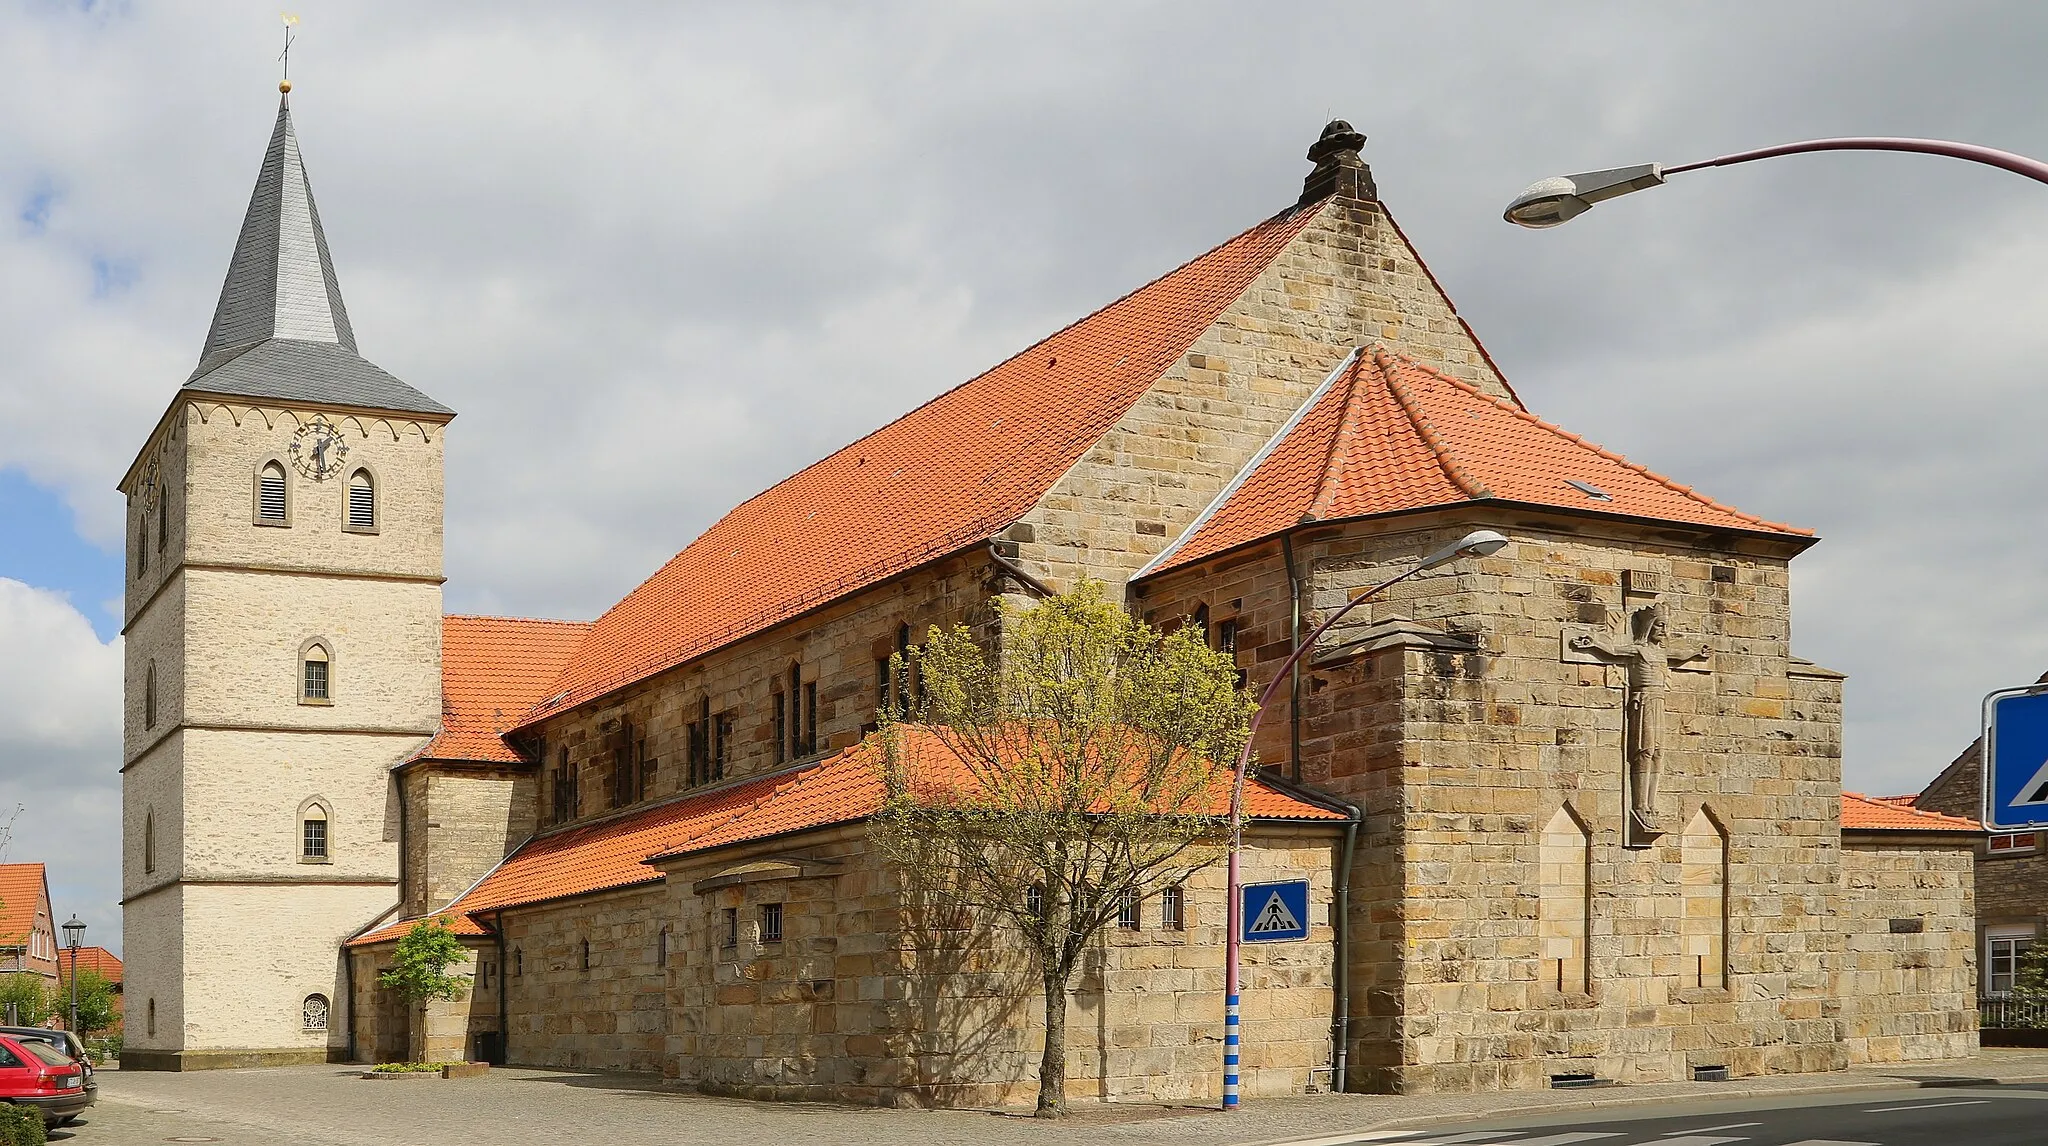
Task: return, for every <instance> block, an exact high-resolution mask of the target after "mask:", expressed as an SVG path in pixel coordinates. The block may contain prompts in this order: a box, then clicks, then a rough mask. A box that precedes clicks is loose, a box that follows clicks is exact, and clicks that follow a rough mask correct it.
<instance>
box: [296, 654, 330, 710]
mask: <svg viewBox="0 0 2048 1146" xmlns="http://www.w3.org/2000/svg"><path fill="white" fill-rule="evenodd" d="M299 703H300V704H332V703H334V653H333V651H332V650H330V649H329V648H328V647H327V645H326V644H325V643H324V642H322V641H308V642H306V647H305V648H304V649H303V650H302V651H301V652H300V653H299Z"/></svg>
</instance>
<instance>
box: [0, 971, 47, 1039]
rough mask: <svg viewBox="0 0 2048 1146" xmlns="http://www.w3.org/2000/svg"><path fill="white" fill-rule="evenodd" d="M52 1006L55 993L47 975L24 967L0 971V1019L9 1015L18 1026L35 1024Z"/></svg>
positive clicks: (41, 1022) (45, 1020) (45, 1019)
mask: <svg viewBox="0 0 2048 1146" xmlns="http://www.w3.org/2000/svg"><path fill="white" fill-rule="evenodd" d="M55 1007H56V995H55V993H54V992H53V991H51V990H50V981H49V980H48V979H45V978H43V977H42V976H41V975H37V974H33V973H31V972H28V971H19V972H16V973H14V974H10V975H0V1020H5V1019H6V1018H7V1017H8V1016H9V1015H12V1016H13V1020H12V1021H13V1022H14V1023H15V1024H17V1025H19V1026H24V1027H39V1026H42V1025H43V1023H45V1022H47V1021H48V1020H49V1018H50V1015H51V1013H52V1011H53V1010H54V1009H55Z"/></svg>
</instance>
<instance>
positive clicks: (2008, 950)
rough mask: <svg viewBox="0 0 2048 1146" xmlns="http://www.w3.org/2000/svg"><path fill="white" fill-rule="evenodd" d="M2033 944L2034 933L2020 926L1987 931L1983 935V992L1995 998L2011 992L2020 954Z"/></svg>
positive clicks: (2024, 952) (2023, 953)
mask: <svg viewBox="0 0 2048 1146" xmlns="http://www.w3.org/2000/svg"><path fill="white" fill-rule="evenodd" d="M2033 945H2034V933H2033V932H2031V931H2027V930H2024V929H2021V928H2008V929H2005V930H1998V931H1988V932H1986V933H1985V935H1984V993H1985V994H1987V995H1991V996H1993V997H1995V998H2003V997H2005V996H2006V995H2010V994H2012V981H2013V977H2014V975H2015V974H2016V973H2017V972H2018V971H2019V962H2020V956H2022V955H2025V954H2026V953H2027V948H2029V947H2032V946H2033Z"/></svg>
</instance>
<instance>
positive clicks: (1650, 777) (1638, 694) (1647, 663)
mask: <svg viewBox="0 0 2048 1146" xmlns="http://www.w3.org/2000/svg"><path fill="white" fill-rule="evenodd" d="M1669 637H1670V631H1669V628H1668V627H1667V626H1666V625H1665V623H1664V613H1663V610H1662V609H1660V608H1659V607H1658V606H1656V605H1645V606H1643V607H1642V608H1640V609H1637V610H1636V611H1635V612H1633V613H1630V614H1629V616H1628V634H1627V636H1626V637H1625V638H1624V637H1623V636H1622V635H1621V634H1619V633H1614V634H1605V633H1599V634H1586V635H1584V636H1577V637H1573V638H1572V641H1571V645H1572V647H1573V648H1575V649H1586V650H1590V651H1592V652H1595V653H1598V654H1600V655H1601V656H1602V657H1605V658H1607V659H1608V660H1611V661H1614V662H1616V663H1618V664H1621V665H1622V666H1624V667H1625V668H1626V669H1627V670H1628V693H1627V701H1626V703H1627V717H1626V719H1627V723H1626V725H1625V726H1624V729H1625V730H1624V732H1623V736H1622V751H1623V754H1624V755H1625V756H1626V758H1627V761H1628V779H1629V814H1630V818H1631V819H1632V820H1634V822H1635V826H1637V827H1639V828H1641V829H1643V830H1644V831H1648V832H1659V831H1662V830H1663V828H1662V826H1661V825H1660V824H1659V823H1658V815H1657V782H1658V780H1660V779H1661V778H1662V773H1663V769H1664V698H1665V696H1666V695H1668V694H1669V693H1670V691H1671V666H1672V665H1674V664H1683V663H1684V662H1686V661H1692V660H1699V659H1701V658H1703V657H1705V656H1707V655H1708V650H1707V649H1706V648H1705V647H1703V646H1695V647H1693V648H1689V649H1682V650H1673V649H1671V648H1670V647H1668V646H1667V645H1666V643H1665V642H1666V641H1667V640H1668V639H1669Z"/></svg>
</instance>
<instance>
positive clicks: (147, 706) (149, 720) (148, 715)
mask: <svg viewBox="0 0 2048 1146" xmlns="http://www.w3.org/2000/svg"><path fill="white" fill-rule="evenodd" d="M142 727H144V728H155V727H156V662H155V661H151V662H149V667H148V668H145V669H143V670H142Z"/></svg>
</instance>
